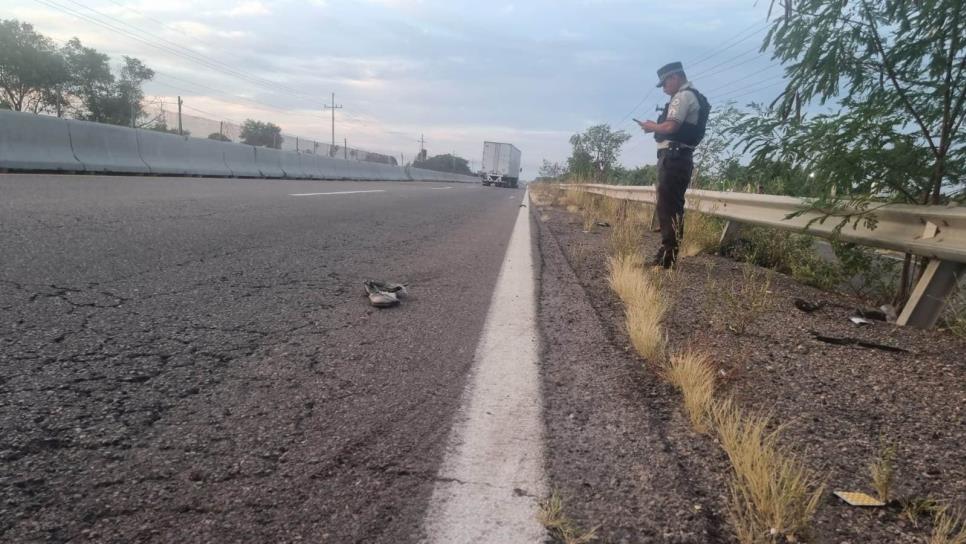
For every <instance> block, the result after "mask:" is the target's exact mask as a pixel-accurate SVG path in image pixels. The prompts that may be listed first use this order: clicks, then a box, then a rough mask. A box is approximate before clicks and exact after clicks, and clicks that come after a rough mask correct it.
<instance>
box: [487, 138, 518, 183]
mask: <svg viewBox="0 0 966 544" xmlns="http://www.w3.org/2000/svg"><path fill="white" fill-rule="evenodd" d="M480 180H482V181H483V185H484V186H490V185H496V186H497V187H516V186H517V182H518V181H519V180H520V150H519V149H517V148H516V146H514V145H513V144H503V143H499V142H483V168H482V169H481V170H480Z"/></svg>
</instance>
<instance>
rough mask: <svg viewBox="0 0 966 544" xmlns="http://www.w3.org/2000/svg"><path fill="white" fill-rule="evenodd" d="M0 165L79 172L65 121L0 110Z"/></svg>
mask: <svg viewBox="0 0 966 544" xmlns="http://www.w3.org/2000/svg"><path fill="white" fill-rule="evenodd" d="M0 168H4V169H8V170H47V171H51V170H52V171H61V172H65V171H66V172H80V171H83V170H84V165H83V164H82V163H81V162H80V161H78V160H77V157H75V156H74V152H73V150H72V148H71V144H70V131H69V129H68V128H67V121H66V120H64V119H58V118H56V117H48V116H45V115H34V114H32V113H20V112H12V111H0Z"/></svg>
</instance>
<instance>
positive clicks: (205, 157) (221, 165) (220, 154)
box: [187, 138, 232, 177]
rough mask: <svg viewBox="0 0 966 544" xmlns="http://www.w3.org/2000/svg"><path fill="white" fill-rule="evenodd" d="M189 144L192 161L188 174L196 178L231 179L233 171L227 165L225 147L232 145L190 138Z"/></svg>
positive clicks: (189, 154)
mask: <svg viewBox="0 0 966 544" xmlns="http://www.w3.org/2000/svg"><path fill="white" fill-rule="evenodd" d="M187 142H188V156H189V157H190V160H191V166H190V167H189V169H188V173H190V174H192V175H195V176H211V177H231V175H232V172H231V169H229V168H228V165H227V164H226V163H225V147H226V146H229V145H232V144H228V143H225V142H219V141H217V140H208V139H206V138H188V139H187Z"/></svg>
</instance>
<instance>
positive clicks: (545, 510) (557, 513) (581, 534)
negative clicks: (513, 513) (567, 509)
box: [537, 491, 597, 544]
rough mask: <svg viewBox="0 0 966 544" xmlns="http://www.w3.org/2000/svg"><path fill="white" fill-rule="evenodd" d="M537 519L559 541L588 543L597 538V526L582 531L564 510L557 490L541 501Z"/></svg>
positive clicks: (566, 543)
mask: <svg viewBox="0 0 966 544" xmlns="http://www.w3.org/2000/svg"><path fill="white" fill-rule="evenodd" d="M537 519H538V520H539V521H540V523H541V524H542V525H543V526H544V527H546V528H547V532H549V533H550V536H551V537H552V538H553V539H554V540H556V541H557V542H562V543H563V544H587V543H588V542H593V541H594V540H597V528H596V527H594V528H593V529H591V530H589V531H582V530H580V529H579V528H577V526H576V525H575V524H574V522H573V520H571V519H570V518H568V517H567V516H566V514H564V512H563V499H561V498H560V495H559V494H558V493H557V492H556V491H555V492H553V493H551V494H550V497H548V498H547V500H545V501H542V502H541V503H540V511H539V512H538V513H537Z"/></svg>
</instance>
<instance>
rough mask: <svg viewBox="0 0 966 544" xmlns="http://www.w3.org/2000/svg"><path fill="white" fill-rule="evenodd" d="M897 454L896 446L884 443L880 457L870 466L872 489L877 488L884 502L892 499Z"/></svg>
mask: <svg viewBox="0 0 966 544" xmlns="http://www.w3.org/2000/svg"><path fill="white" fill-rule="evenodd" d="M896 454H897V449H896V446H895V444H889V443H883V444H882V446H881V447H880V448H879V453H878V455H877V456H876V458H875V459H874V460H873V461H872V464H870V465H869V474H870V475H871V476H872V487H874V488H875V491H876V493H878V494H879V500H880V501H882V502H889V500H890V499H891V495H892V484H893V482H894V481H895V476H896Z"/></svg>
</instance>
